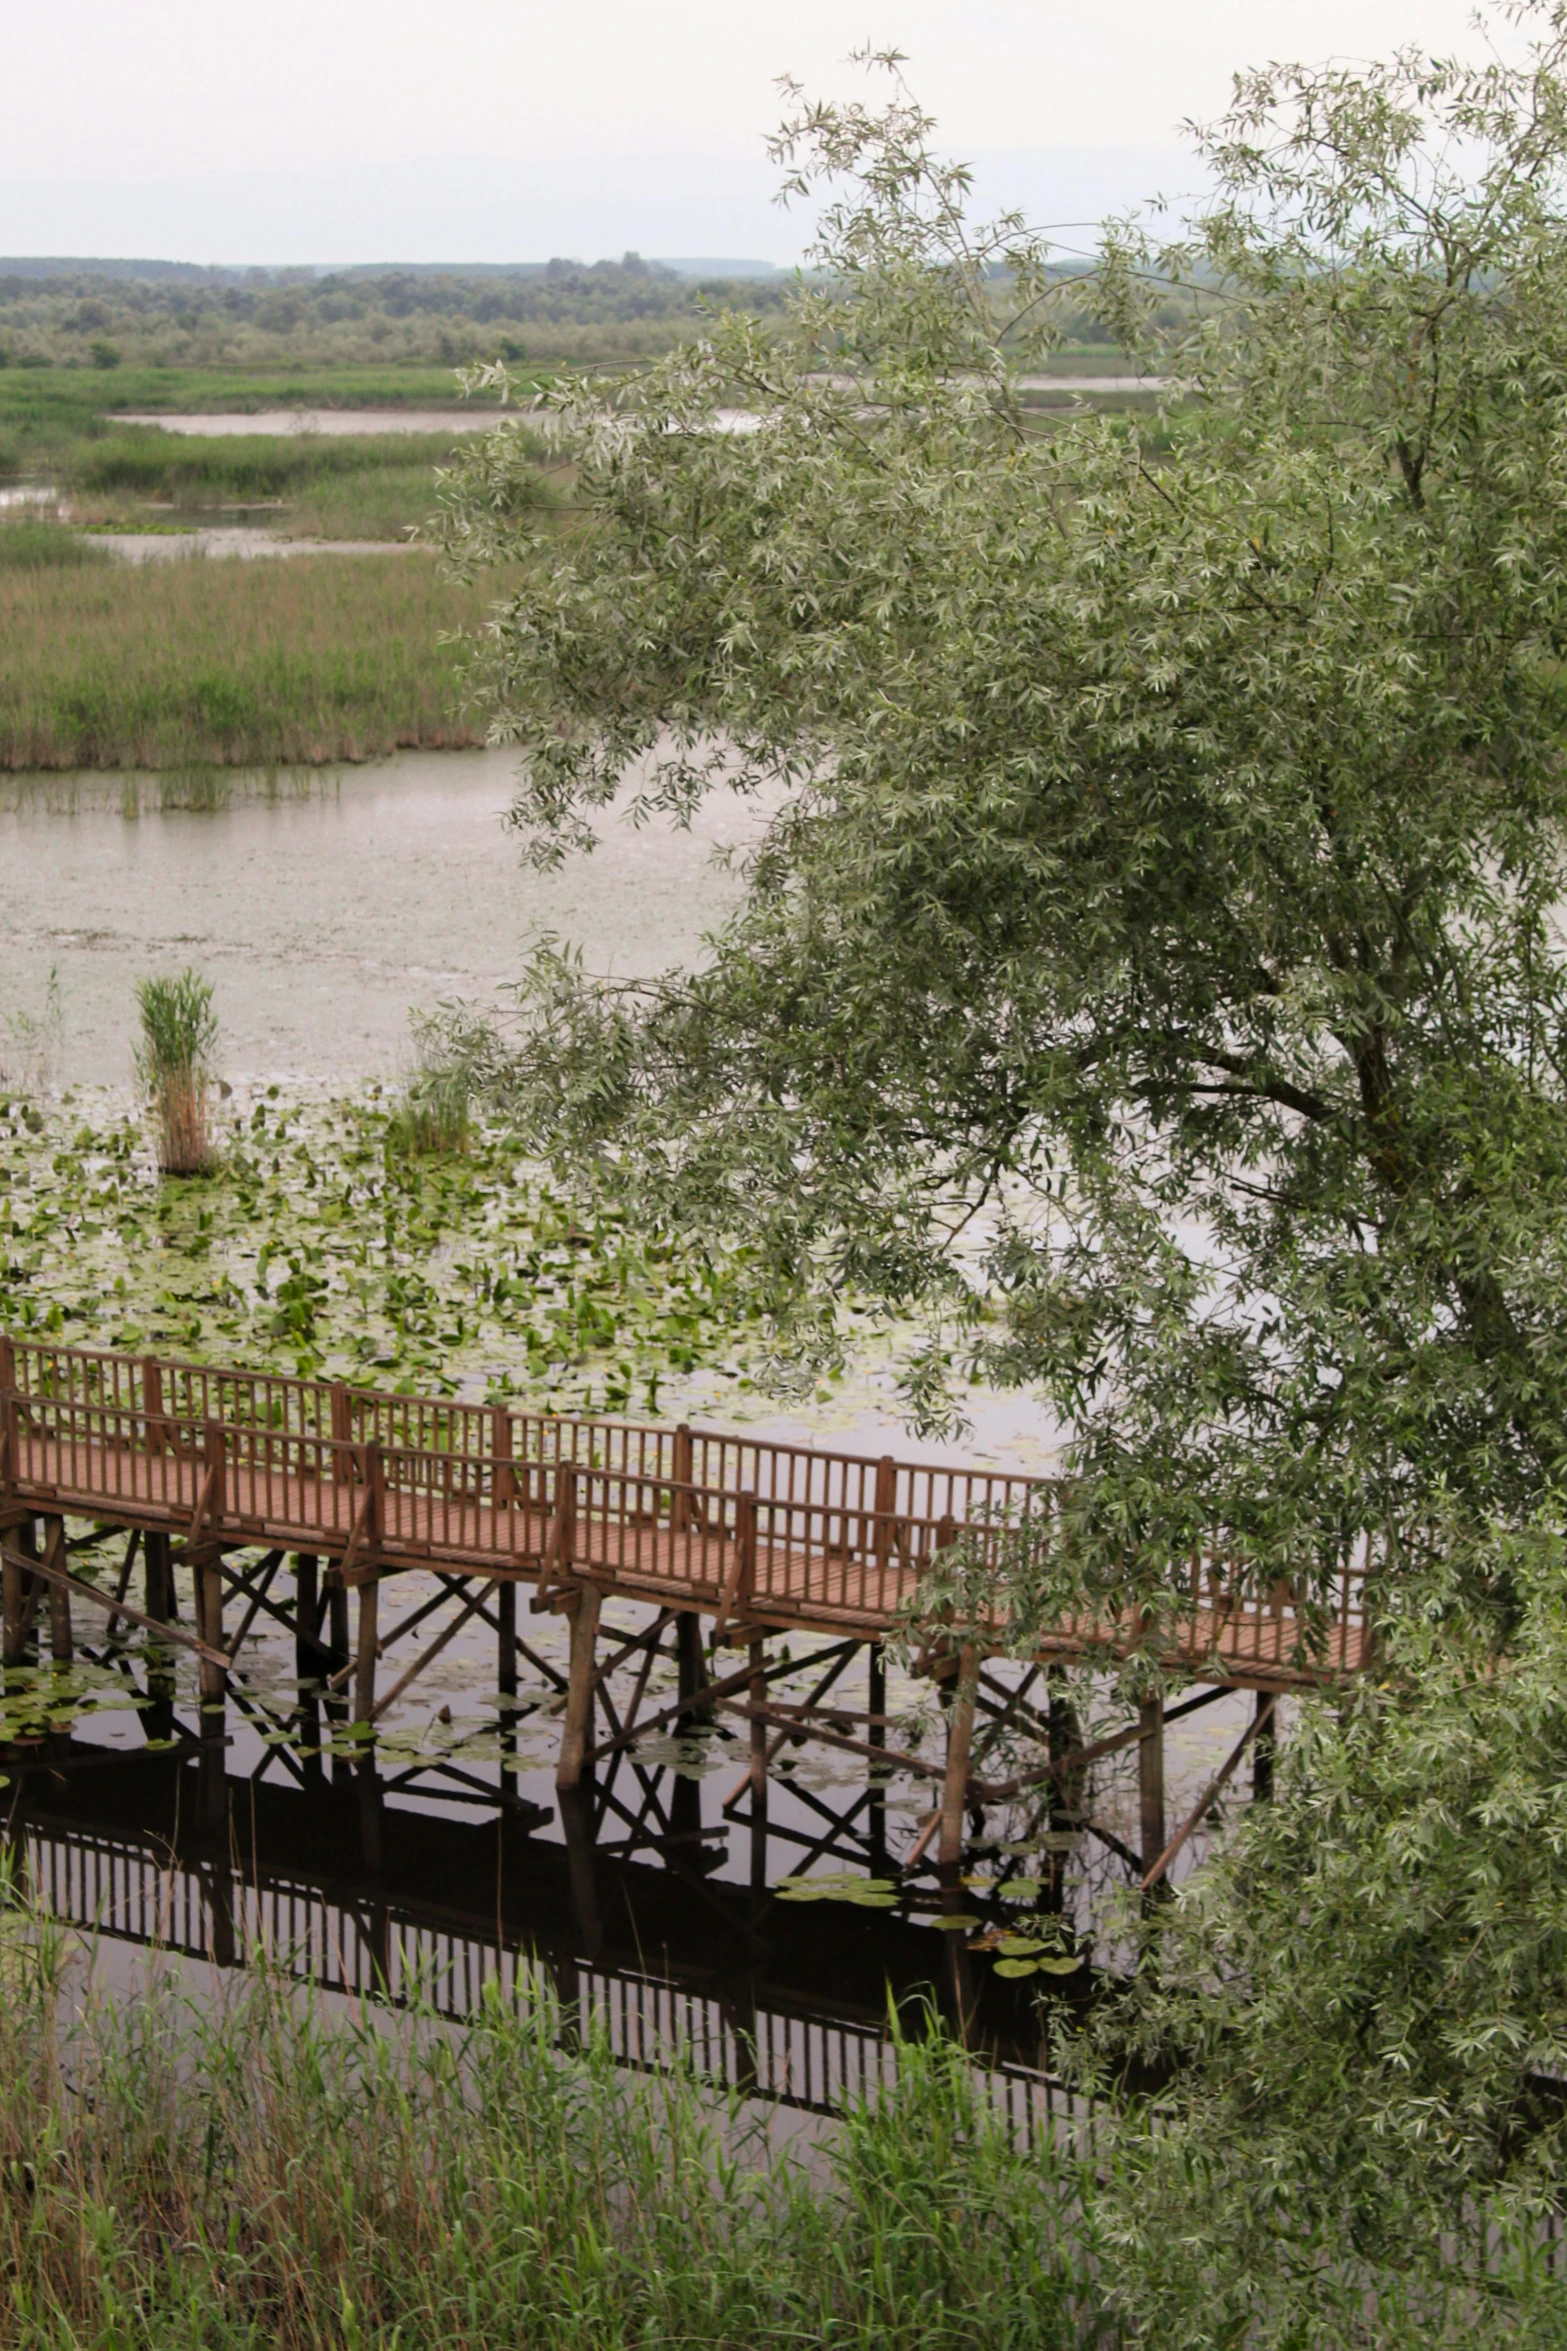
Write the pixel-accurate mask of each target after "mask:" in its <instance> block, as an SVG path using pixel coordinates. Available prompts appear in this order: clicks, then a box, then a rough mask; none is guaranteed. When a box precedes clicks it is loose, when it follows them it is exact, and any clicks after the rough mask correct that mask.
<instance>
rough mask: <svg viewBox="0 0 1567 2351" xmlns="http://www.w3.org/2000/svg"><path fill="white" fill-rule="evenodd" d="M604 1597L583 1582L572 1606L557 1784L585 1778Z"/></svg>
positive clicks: (566, 1784) (573, 1784)
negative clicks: (594, 1664) (585, 1761)
mask: <svg viewBox="0 0 1567 2351" xmlns="http://www.w3.org/2000/svg"><path fill="white" fill-rule="evenodd" d="M601 1606H602V1601H601V1598H600V1594H599V1588H598V1586H597V1584H584V1585H583V1586H582V1588H581V1590H580V1591H579V1593H578V1594H577V1598H576V1603H575V1605H574V1607H573V1608H572V1609H571V1612H570V1614H571V1662H570V1664H569V1666H568V1667H567V1681H566V1716H565V1722H564V1725H563V1728H562V1730H561V1735H560V1756H559V1760H558V1761H557V1763H556V1766H555V1785H556V1787H557V1788H575V1787H576V1786H577V1785H578V1784H579V1782H580V1781H581V1778H582V1765H583V1758H584V1757H585V1755H586V1754H587V1751H588V1746H589V1743H590V1739H591V1735H592V1725H593V1653H594V1648H595V1645H596V1642H597V1639H598V1624H599V1609H600V1607H601Z"/></svg>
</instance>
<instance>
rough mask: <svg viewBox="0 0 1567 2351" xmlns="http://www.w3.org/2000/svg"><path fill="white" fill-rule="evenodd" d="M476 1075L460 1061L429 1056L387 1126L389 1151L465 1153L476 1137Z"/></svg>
mask: <svg viewBox="0 0 1567 2351" xmlns="http://www.w3.org/2000/svg"><path fill="white" fill-rule="evenodd" d="M473 1094H474V1086H473V1075H472V1072H471V1070H470V1069H469V1068H468V1067H467V1065H466V1064H465V1063H464V1062H463V1061H461V1060H458V1059H451V1058H445V1059H443V1058H441V1057H439V1056H438V1055H427V1056H425V1057H424V1058H422V1059H421V1060H420V1062H419V1065H418V1067H417V1068H416V1069H415V1070H414V1072H413V1074H412V1076H411V1077H410V1078H409V1080H408V1083H407V1085H406V1087H405V1088H404V1091H403V1098H402V1101H401V1102H400V1103H399V1104H398V1106H397V1108H396V1109H395V1110H394V1111H393V1112H392V1114H391V1117H390V1119H389V1121H388V1123H387V1133H386V1144H387V1149H388V1151H401V1152H404V1153H412V1154H415V1155H418V1154H420V1153H443V1152H454V1151H466V1150H467V1148H468V1145H469V1143H470V1141H471V1140H472V1136H473Z"/></svg>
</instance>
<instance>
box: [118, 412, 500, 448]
mask: <svg viewBox="0 0 1567 2351" xmlns="http://www.w3.org/2000/svg"><path fill="white" fill-rule="evenodd" d="M501 414H502V412H501V410H499V409H496V408H261V409H258V410H257V411H256V413H255V415H254V416H150V415H149V416H142V415H135V416H133V415H131V414H129V413H127V414H125V415H124V416H116V418H115V420H114V421H115V423H116V424H146V425H156V426H157V427H158V429H159V431H160V432H165V433H191V434H194V435H195V437H196V438H197V439H198V440H205V441H214V440H228V439H232V438H233V436H234V435H235V434H237V433H332V434H339V433H482V432H486V431H488V429H489V427H490V426H491V425H495V424H499V422H500V420H501Z"/></svg>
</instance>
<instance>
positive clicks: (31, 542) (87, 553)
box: [0, 515, 110, 571]
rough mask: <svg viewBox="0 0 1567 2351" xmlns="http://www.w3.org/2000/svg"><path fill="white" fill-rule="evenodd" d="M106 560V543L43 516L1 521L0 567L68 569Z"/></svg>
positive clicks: (29, 569) (17, 569) (105, 561)
mask: <svg viewBox="0 0 1567 2351" xmlns="http://www.w3.org/2000/svg"><path fill="white" fill-rule="evenodd" d="M109 560H110V556H109V550H108V549H107V547H100V546H98V545H97V543H96V542H95V541H94V540H92V539H90V538H84V537H83V536H82V535H81V533H80V532H78V531H71V530H67V529H66V528H65V527H64V525H63V524H61V523H58V522H52V521H47V520H45V519H44V518H43V517H42V516H39V515H25V516H22V517H20V518H19V519H18V520H16V521H14V522H12V521H6V522H0V571H58V570H66V571H70V570H75V569H79V568H80V567H81V566H82V565H83V564H104V563H107V562H109Z"/></svg>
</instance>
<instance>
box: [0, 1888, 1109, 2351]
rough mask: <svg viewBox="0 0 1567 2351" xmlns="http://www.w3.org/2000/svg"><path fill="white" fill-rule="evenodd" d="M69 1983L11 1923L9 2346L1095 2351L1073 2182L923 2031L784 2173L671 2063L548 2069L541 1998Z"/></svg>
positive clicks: (58, 1962)
mask: <svg viewBox="0 0 1567 2351" xmlns="http://www.w3.org/2000/svg"><path fill="white" fill-rule="evenodd" d="M66 1961H67V1954H66V1953H65V1952H63V1951H62V1950H60V1949H59V1948H58V1946H57V1943H56V1939H55V1938H54V1937H53V1936H52V1935H51V1933H50V1931H49V1929H48V1927H47V1924H46V1923H44V1924H42V1925H40V1922H37V1921H35V1922H33V1925H32V1930H31V1932H30V1933H28V1932H21V1931H18V1929H17V1923H16V1919H15V1914H13V1920H12V1932H11V1933H10V1935H9V1937H8V1939H7V1942H6V1946H5V1962H4V1964H5V1970H6V1997H5V1999H4V2001H3V2002H0V2178H3V2179H5V2180H6V2181H7V2182H9V2183H12V2184H13V2192H11V2193H7V2194H5V2195H3V2196H0V2267H3V2270H4V2274H5V2277H6V2291H5V2294H4V2296H3V2298H0V2347H3V2351H11V2347H12V2346H16V2347H17V2351H20V2347H21V2346H23V2345H26V2346H27V2351H67V2346H69V2347H70V2351H78V2347H79V2346H80V2345H82V2344H83V2343H86V2342H94V2343H111V2342H113V2343H119V2342H133V2341H134V2342H136V2343H141V2344H146V2345H148V2346H153V2347H156V2351H186V2346H189V2347H190V2351H195V2347H196V2346H198V2345H199V2346H201V2351H229V2347H230V2346H234V2347H236V2351H237V2347H238V2346H241V2345H243V2346H245V2347H246V2351H252V2347H253V2346H258V2345H260V2344H263V2343H265V2344H267V2345H269V2346H272V2345H276V2346H281V2347H283V2351H296V2347H297V2351H306V2347H308V2351H320V2347H321V2346H323V2345H334V2346H336V2345H341V2346H343V2347H344V2351H348V2347H350V2346H352V2347H354V2351H361V2347H368V2346H370V2345H375V2346H384V2347H385V2351H391V2347H392V2346H393V2345H394V2344H395V2345H399V2346H408V2345H412V2344H441V2345H443V2346H446V2345H450V2346H458V2345H461V2346H464V2347H467V2351H487V2347H488V2346H492V2345H493V2346H495V2347H496V2351H501V2347H503V2346H504V2351H515V2347H516V2346H517V2345H519V2344H524V2343H525V2344H527V2345H528V2346H529V2351H548V2347H549V2346H552V2345H559V2346H561V2347H562V2351H566V2347H567V2346H569V2347H570V2351H589V2347H591V2351H618V2347H619V2346H622V2345H624V2346H627V2351H629V2347H630V2346H631V2345H633V2344H634V2345H636V2346H637V2347H638V2351H661V2347H667V2351H674V2346H676V2345H679V2346H681V2347H682V2351H697V2347H698V2346H705V2347H710V2351H772V2347H774V2346H776V2347H777V2351H783V2347H784V2346H786V2345H787V2346H789V2347H790V2351H795V2347H796V2346H799V2345H801V2344H804V2343H811V2344H821V2345H838V2344H841V2345H844V2346H845V2347H847V2346H849V2345H855V2346H864V2345H872V2344H874V2345H876V2346H877V2347H878V2351H946V2347H948V2346H951V2347H952V2351H956V2347H957V2346H959V2345H963V2346H965V2347H966V2346H969V2345H971V2344H973V2343H975V2342H982V2343H984V2344H985V2345H986V2347H987V2351H1056V2347H1058V2346H1060V2347H1065V2346H1067V2345H1072V2346H1083V2345H1086V2344H1089V2343H1091V2342H1093V2341H1094V2340H1095V2339H1096V2338H1097V2335H1098V2333H1099V2322H1100V2309H1099V2296H1098V2294H1097V2291H1096V2290H1095V2288H1094V2287H1093V2285H1092V2282H1091V2279H1090V2276H1089V2271H1088V2264H1087V2261H1086V2260H1085V2258H1084V2254H1083V2251H1082V2231H1081V2208H1082V2196H1083V2193H1084V2189H1085V2187H1086V2185H1087V2182H1086V2178H1085V2177H1084V2176H1083V2175H1082V2174H1080V2172H1079V2170H1078V2167H1077V2166H1075V2165H1074V2164H1073V2163H1072V2162H1071V2161H1070V2159H1069V2158H1067V2157H1065V2156H1058V2155H1053V2154H1051V2153H1050V2152H1049V2151H1045V2152H1043V2153H1040V2154H1035V2155H1032V2156H1028V2157H1025V2158H1021V2159H1020V2158H1019V2156H1018V2155H1017V2153H1016V2152H1015V2151H1014V2149H1013V2146H1012V2144H1011V2142H1010V2140H1009V2138H1008V2136H1007V2134H1006V2132H1005V2131H1004V2129H1003V2128H1002V2127H1001V2126H1000V2125H999V2124H998V2123H997V2122H996V2121H995V2120H994V2119H993V2118H992V2116H991V2114H990V2112H989V2111H988V2109H987V2107H986V2105H985V2102H984V2101H983V2099H982V2098H981V2097H980V2096H978V2095H977V2094H976V2086H975V2081H974V2077H973V2075H972V2074H971V2072H970V2069H969V2066H968V2062H967V2060H966V2059H965V2058H964V2057H963V2055H962V2054H961V2052H960V2051H958V2050H957V2049H955V2048H954V2047H953V2046H952V2045H951V2044H950V2043H948V2042H945V2041H943V2040H942V2039H940V2038H939V2037H937V2038H933V2039H931V2040H930V2041H928V2042H924V2043H915V2044H911V2045H909V2046H907V2047H906V2048H905V2049H904V2050H903V2052H902V2056H901V2062H900V2063H899V2066H898V2068H897V2072H896V2075H895V2078H894V2080H893V2082H892V2084H891V2086H890V2087H889V2088H888V2089H887V2090H885V2091H884V2092H882V2093H881V2094H879V2095H877V2096H875V2097H873V2098H872V2099H871V2100H870V2101H869V2102H868V2103H867V2104H865V2105H864V2106H863V2107H861V2108H859V2109H854V2110H851V2111H850V2112H849V2113H848V2114H847V2115H846V2117H845V2123H844V2127H843V2129H842V2130H841V2132H839V2133H837V2134H835V2135H834V2136H833V2137H832V2138H831V2139H830V2140H829V2141H827V2142H826V2143H825V2144H824V2145H823V2146H822V2147H820V2148H819V2149H818V2150H817V2152H816V2154H815V2156H814V2157H813V2160H812V2162H811V2164H810V2165H809V2167H806V2166H803V2165H801V2164H799V2163H797V2162H793V2161H791V2160H789V2159H788V2158H787V2157H782V2158H780V2157H778V2156H777V2155H775V2154H773V2153H772V2152H771V2151H770V2150H769V2148H768V2146H767V2144H766V2142H765V2140H761V2141H758V2142H756V2143H752V2144H747V2141H746V2138H745V2134H744V2131H743V2129H742V2130H737V2129H735V2128H734V2127H732V2124H731V2123H730V2118H729V2117H727V2116H726V2114H725V2112H724V2110H723V2106H722V2102H721V2101H720V2102H719V2105H718V2108H717V2109H716V2110H715V2106H714V2103H713V2099H712V2096H711V2093H709V2092H707V2091H706V2090H705V2089H704V2087H703V2085H702V2084H701V2083H700V2082H699V2081H698V2080H697V2079H696V2078H695V2077H694V2076H693V2075H692V2074H691V2073H690V2072H689V2071H681V2070H680V2069H678V2068H676V2069H674V2070H664V2071H661V2072H659V2073H657V2074H654V2075H643V2074H639V2073H635V2072H628V2071H627V2070H625V2069H623V2068H621V2067H619V2066H617V2065H616V2063H615V2062H614V2060H613V2058H612V2056H611V2054H610V2052H609V2050H608V2047H607V2045H606V2044H605V2043H604V2041H603V2040H602V2039H593V2040H591V2041H590V2043H589V2045H588V2047H586V2048H585V2049H581V2050H575V2051H574V2050H573V2049H571V2048H570V2047H569V2046H567V2045H566V2043H567V2041H568V2038H569V2036H568V2033H567V2031H566V2026H567V2022H568V2020H567V2018H566V2017H565V2016H564V2015H563V2013H562V2010H561V2007H560V2004H559V2002H558V2000H557V1998H556V1996H555V1994H554V1992H553V1990H552V1988H551V1987H549V1986H547V1985H545V1984H544V1983H542V1982H536V1983H535V1984H534V1986H533V1987H532V1989H531V1993H530V1996H529V1997H528V1998H527V1999H526V2000H525V2001H524V2002H522V2003H520V2004H513V2003H510V2002H503V2001H501V2000H498V1999H491V2000H490V2001H489V2002H487V2003H486V2004H485V2006H484V2008H483V2009H482V2010H481V2012H480V2014H479V2016H478V2017H476V2018H475V2019H474V2020H473V2021H472V2022H471V2024H470V2025H469V2026H468V2028H467V2029H466V2030H465V2031H464V2032H463V2034H462V2035H461V2036H460V2038H459V2037H456V2036H453V2035H451V2034H450V2033H448V2032H445V2031H441V2030H435V2031H426V2032H421V2031H419V2030H418V2029H417V2025H415V2027H414V2028H413V2029H408V2027H407V2026H406V2025H399V2026H398V2027H396V2028H394V2029H390V2030H389V2029H387V2028H386V2025H385V2023H384V2021H380V2020H378V2019H377V2017H376V2015H375V2012H374V2011H373V2010H368V2009H367V2010H364V2011H362V2012H360V2013H359V2014H358V2015H356V2016H351V2017H349V2018H347V2019H330V2018H328V2017H327V2016H326V2015H325V2014H324V2013H323V2012H322V2010H321V2008H320V2006H319V2004H317V2005H314V2006H313V2005H312V2004H310V2003H309V2002H304V2003H301V2001H300V2000H299V1998H298V1997H297V1995H296V1994H295V1993H294V1991H293V1990H292V1989H291V1988H288V1989H285V1988H283V1987H281V1986H280V1985H279V1984H277V1983H276V1982H275V1981H273V1980H272V1979H270V1978H269V1977H268V1975H267V1974H266V1973H265V1972H264V1971H263V1972H260V1973H253V1974H251V1975H250V1976H248V1977H246V1978H244V1979H242V1980H236V1981H235V1983H234V1988H233V1990H232V1993H231V1995H230V1996H229V1997H228V1998H226V1999H219V2000H217V2001H215V2002H203V2003H201V2004H197V2003H194V2002H191V2001H188V2000H186V1999H184V1998H183V1997H182V1995H181V1988H180V1986H179V1984H178V1981H177V1979H176V1980H172V1981H166V1982H165V1983H164V1985H163V1987H162V1989H161V1990H159V1989H158V1988H157V1985H156V1981H155V1982H154V1985H153V1986H152V1987H151V1988H150V1989H149V1991H148V1993H147V1994H146V1995H145V1996H144V1997H142V1998H140V1999H136V2000H132V2001H125V2002H119V2003H117V2002H113V2001H106V2000H102V1999H95V1998H93V1997H91V1996H88V1997H86V1998H84V1999H82V2000H80V2001H79V2002H78V2003H77V2009H76V2013H75V2015H74V2016H72V2015H71V2014H70V2012H69V2007H70V2004H69V2003H68V2002H67V2001H66V2000H64V1999H62V1992H63V1990H64V1988H65V1987H64V1986H63V1984H62V1968H63V1966H64V1964H65V1963H66ZM62 2014H63V2017H64V2021H63V2022H62ZM726 2126H728V2127H726Z"/></svg>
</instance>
